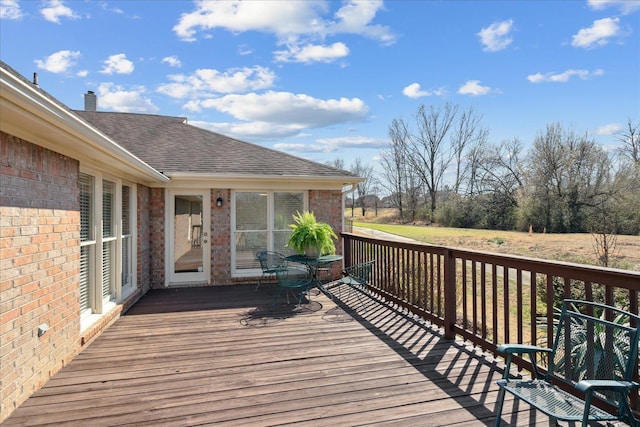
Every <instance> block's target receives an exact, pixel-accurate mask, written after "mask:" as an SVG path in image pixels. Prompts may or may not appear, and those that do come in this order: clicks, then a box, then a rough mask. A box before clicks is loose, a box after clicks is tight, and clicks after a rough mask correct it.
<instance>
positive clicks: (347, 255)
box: [342, 234, 353, 267]
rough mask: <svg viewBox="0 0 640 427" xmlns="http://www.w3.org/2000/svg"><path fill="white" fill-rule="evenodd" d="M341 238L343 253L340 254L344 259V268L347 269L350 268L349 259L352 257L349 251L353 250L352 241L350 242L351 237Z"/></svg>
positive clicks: (343, 236)
mask: <svg viewBox="0 0 640 427" xmlns="http://www.w3.org/2000/svg"><path fill="white" fill-rule="evenodd" d="M342 238H343V240H344V245H343V250H344V253H343V254H342V255H343V257H344V267H349V266H351V257H352V256H353V255H352V250H351V249H352V248H353V241H352V240H351V237H349V236H345V235H344V234H343V235H342Z"/></svg>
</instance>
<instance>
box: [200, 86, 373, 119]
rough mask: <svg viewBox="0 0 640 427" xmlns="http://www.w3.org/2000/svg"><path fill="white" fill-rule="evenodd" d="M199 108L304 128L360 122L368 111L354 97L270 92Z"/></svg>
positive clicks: (210, 101)
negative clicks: (318, 97)
mask: <svg viewBox="0 0 640 427" xmlns="http://www.w3.org/2000/svg"><path fill="white" fill-rule="evenodd" d="M200 105H201V106H202V107H203V108H215V109H216V110H218V111H220V112H223V113H227V114H230V115H232V116H233V117H235V118H236V119H238V120H242V121H255V122H268V123H276V124H287V125H289V124H293V125H300V126H303V127H305V128H316V127H323V126H330V125H333V124H336V123H346V122H350V121H361V120H363V119H364V118H365V117H366V116H367V114H368V112H369V108H368V107H367V105H366V104H365V103H364V102H363V101H362V100H360V99H358V98H352V99H347V98H340V99H317V98H314V97H312V96H309V95H305V94H293V93H289V92H273V91H269V92H266V93H264V94H256V93H249V94H246V95H226V96H224V97H221V98H214V99H208V100H204V101H201V103H200Z"/></svg>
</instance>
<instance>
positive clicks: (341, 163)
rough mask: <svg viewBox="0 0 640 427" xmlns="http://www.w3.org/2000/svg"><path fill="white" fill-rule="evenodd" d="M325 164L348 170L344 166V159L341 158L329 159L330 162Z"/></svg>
mask: <svg viewBox="0 0 640 427" xmlns="http://www.w3.org/2000/svg"><path fill="white" fill-rule="evenodd" d="M325 164H327V165H329V166H332V167H334V168H336V169H341V170H347V169H346V168H345V166H344V160H342V159H341V158H339V157H338V158H336V159H335V160H332V161H329V162H325Z"/></svg>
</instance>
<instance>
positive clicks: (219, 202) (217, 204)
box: [216, 197, 223, 207]
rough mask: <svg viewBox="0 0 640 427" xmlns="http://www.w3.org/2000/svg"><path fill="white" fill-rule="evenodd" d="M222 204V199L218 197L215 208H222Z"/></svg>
mask: <svg viewBox="0 0 640 427" xmlns="http://www.w3.org/2000/svg"><path fill="white" fill-rule="evenodd" d="M222 202H223V200H222V197H218V198H217V199H216V206H217V207H221V206H222Z"/></svg>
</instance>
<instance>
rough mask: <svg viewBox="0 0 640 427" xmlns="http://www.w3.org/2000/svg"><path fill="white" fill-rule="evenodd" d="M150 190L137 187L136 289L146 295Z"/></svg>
mask: <svg viewBox="0 0 640 427" xmlns="http://www.w3.org/2000/svg"><path fill="white" fill-rule="evenodd" d="M150 199H151V190H150V189H149V187H145V186H142V185H138V187H137V204H138V211H137V213H136V215H137V216H136V218H137V233H138V252H137V258H138V277H137V283H138V289H139V290H140V292H141V293H142V294H145V293H147V291H148V290H149V288H150V287H151V268H150V266H151V250H150V247H151V237H150V236H151V231H150V227H151V218H150V209H149V206H150V205H149V200H150Z"/></svg>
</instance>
